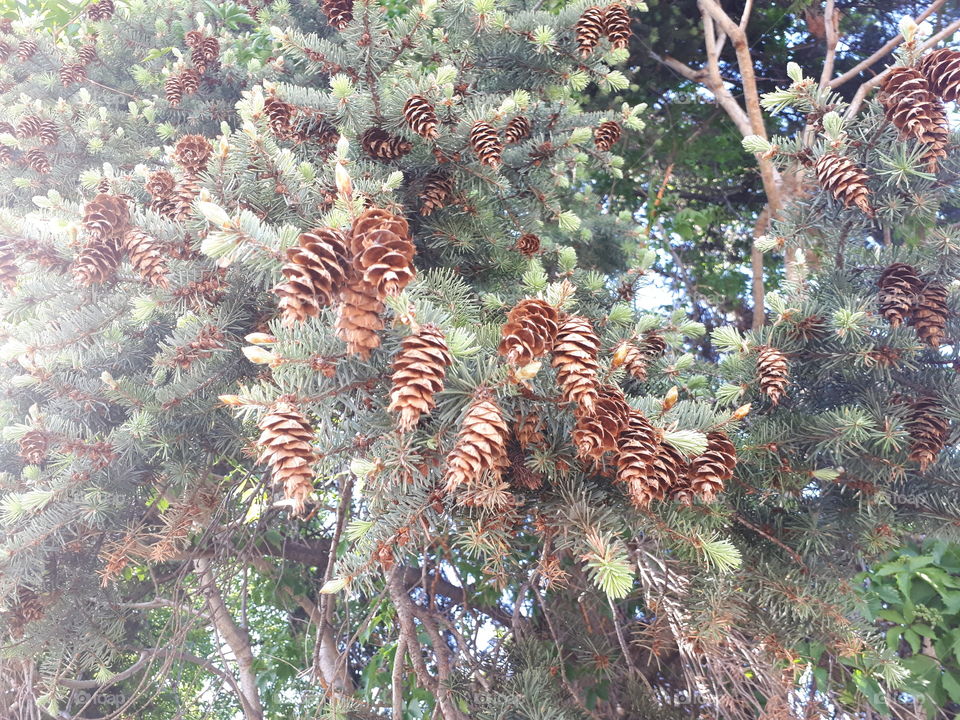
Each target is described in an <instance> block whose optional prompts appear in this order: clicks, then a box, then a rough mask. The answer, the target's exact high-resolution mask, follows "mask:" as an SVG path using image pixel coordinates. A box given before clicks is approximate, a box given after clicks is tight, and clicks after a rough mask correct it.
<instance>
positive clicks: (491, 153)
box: [470, 120, 503, 168]
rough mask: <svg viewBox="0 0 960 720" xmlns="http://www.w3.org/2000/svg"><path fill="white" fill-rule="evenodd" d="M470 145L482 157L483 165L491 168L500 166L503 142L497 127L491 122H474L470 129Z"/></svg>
mask: <svg viewBox="0 0 960 720" xmlns="http://www.w3.org/2000/svg"><path fill="white" fill-rule="evenodd" d="M470 147H472V148H473V151H474V152H475V153H476V154H477V157H478V158H480V164H481V165H486V166H487V167H491V168H496V167H499V166H500V161H501V158H502V156H503V143H502V142H500V136H499V135H498V134H497V129H496V128H495V127H494V126H493V125H491V124H490V123H488V122H486V121H485V120H480V121H478V122H475V123H474V124H473V127H472V128H471V129H470Z"/></svg>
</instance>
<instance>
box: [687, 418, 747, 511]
mask: <svg viewBox="0 0 960 720" xmlns="http://www.w3.org/2000/svg"><path fill="white" fill-rule="evenodd" d="M736 465H737V450H736V448H735V447H734V446H733V443H732V442H730V438H728V437H727V436H726V434H725V433H722V432H719V431H717V432H711V433H707V449H706V450H704V451H703V453H701V454H700V455H698V456H697V457H695V458H694V459H693V460H692V461H691V463H690V469H689V471H688V473H687V477H688V479H689V480H690V486H691V489H692V490H693V493H694V494H695V495H697V496H699V497H700V498H701V499H702V500H703V501H704V502H708V503H709V502H713V501H714V499H715V498H716V496H717V495H718V494H719V493H720V492H722V491H723V486H724V483H726V482H727V481H728V480H730V478H732V477H733V469H734V468H735V467H736Z"/></svg>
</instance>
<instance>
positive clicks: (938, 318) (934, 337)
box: [910, 280, 950, 348]
mask: <svg viewBox="0 0 960 720" xmlns="http://www.w3.org/2000/svg"><path fill="white" fill-rule="evenodd" d="M949 315H950V311H949V309H948V308H947V289H946V288H945V287H944V286H943V285H941V284H940V283H939V282H937V281H936V280H928V281H927V282H926V283H925V284H923V286H922V288H921V289H920V293H919V295H918V296H917V301H916V304H915V305H914V307H913V316H912V318H911V319H910V322H911V323H912V324H913V327H914V328H915V329H916V331H917V337H919V338H920V339H921V340H922V341H923V342H925V343H927V344H928V345H930V347H934V348H938V347H940V345H941V344H942V343H943V338H944V335H945V334H946V327H947V318H948V317H949Z"/></svg>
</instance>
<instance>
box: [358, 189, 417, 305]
mask: <svg viewBox="0 0 960 720" xmlns="http://www.w3.org/2000/svg"><path fill="white" fill-rule="evenodd" d="M351 252H352V253H353V254H354V263H356V267H357V269H358V270H359V271H360V272H361V273H363V280H364V283H366V284H367V285H369V286H370V287H372V288H374V289H375V291H376V293H377V296H378V298H379V299H381V300H382V299H383V298H384V297H386V296H387V295H397V294H398V293H399V292H400V291H401V290H403V288H405V287H406V286H407V284H408V283H409V282H410V281H411V280H412V279H413V278H414V275H415V274H416V270H415V269H414V267H413V256H414V254H415V253H416V248H414V245H413V242H412V241H411V239H410V228H409V226H408V225H407V221H406V220H404V219H403V218H402V217H400V216H399V215H395V214H393V213H391V212H389V211H387V210H382V209H380V208H367V209H366V210H364V211H363V212H362V213H360V216H359V217H358V218H357V219H356V220H355V221H354V223H353V229H352V234H351Z"/></svg>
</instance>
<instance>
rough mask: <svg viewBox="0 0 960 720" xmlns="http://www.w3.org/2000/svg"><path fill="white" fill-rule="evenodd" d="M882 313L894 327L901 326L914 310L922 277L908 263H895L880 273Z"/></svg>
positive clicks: (878, 282)
mask: <svg viewBox="0 0 960 720" xmlns="http://www.w3.org/2000/svg"><path fill="white" fill-rule="evenodd" d="M877 284H878V285H879V286H880V314H881V315H882V316H883V317H884V319H885V320H886V321H887V322H888V323H890V325H891V326H893V327H900V325H902V324H903V322H904V321H905V320H907V319H908V318H909V317H910V315H911V314H912V312H913V306H914V304H915V303H916V301H917V297H918V295H919V292H920V287H921V283H920V277H919V276H918V275H917V271H916V270H914V269H913V267H911V266H910V265H907V264H906V263H893V265H890V266H889V267H888V268H887V269H886V270H884V271H883V273H882V274H881V275H880V279H879V280H878V281H877Z"/></svg>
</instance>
